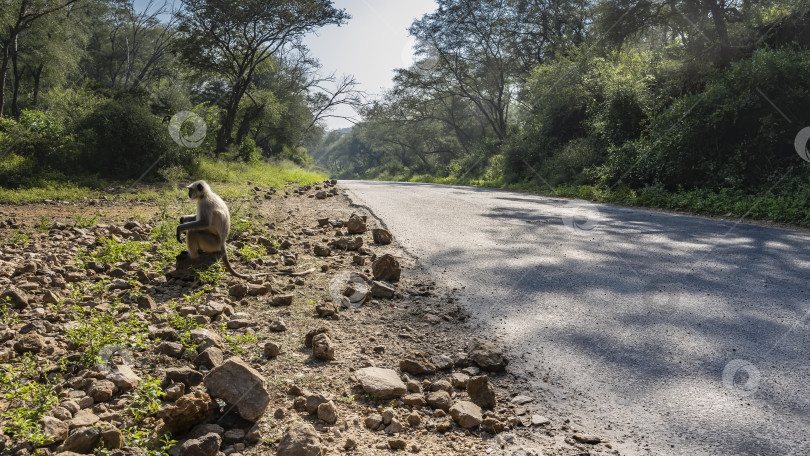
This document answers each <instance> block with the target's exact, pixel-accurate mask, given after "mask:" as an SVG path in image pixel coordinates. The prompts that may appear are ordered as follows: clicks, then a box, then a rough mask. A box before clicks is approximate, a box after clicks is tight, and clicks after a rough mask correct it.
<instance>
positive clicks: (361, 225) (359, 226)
mask: <svg viewBox="0 0 810 456" xmlns="http://www.w3.org/2000/svg"><path fill="white" fill-rule="evenodd" d="M346 230H347V231H348V232H349V234H360V233H365V232H366V222H365V221H364V220H363V219H362V218H361V217H360V216H359V215H357V214H352V215H351V217H349V220H348V221H347V222H346Z"/></svg>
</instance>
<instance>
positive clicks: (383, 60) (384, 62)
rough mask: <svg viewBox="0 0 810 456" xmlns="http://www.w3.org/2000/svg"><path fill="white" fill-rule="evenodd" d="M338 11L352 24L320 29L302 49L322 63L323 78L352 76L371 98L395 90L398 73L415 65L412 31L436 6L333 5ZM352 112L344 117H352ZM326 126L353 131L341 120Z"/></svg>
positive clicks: (406, 2) (390, 0)
mask: <svg viewBox="0 0 810 456" xmlns="http://www.w3.org/2000/svg"><path fill="white" fill-rule="evenodd" d="M334 5H335V7H337V8H343V9H345V10H346V12H348V13H349V14H350V15H351V16H352V18H351V19H350V20H349V23H348V24H346V25H343V26H341V27H336V26H329V27H325V28H323V29H320V32H319V33H318V35H317V36H315V35H313V36H308V37H306V39H305V40H304V43H305V44H306V45H307V46H308V47H309V48H310V49H311V50H312V55H313V56H314V57H316V58H317V59H318V60H320V61H321V64H322V65H323V71H324V72H332V71H334V72H337V74H338V75H341V74H353V75H355V77H356V78H357V80H358V82H359V83H360V84H361V89H362V90H364V91H366V92H368V93H369V94H370V95H375V94H379V93H381V92H382V91H383V90H385V89H389V88H391V86H392V83H391V78H393V77H394V69H395V68H403V67H407V66H409V65H410V64H411V62H412V61H413V49H412V46H413V41H412V39H411V38H410V37H409V36H408V27H410V25H411V23H413V21H414V19H417V18H421V17H422V15H424V14H426V13H429V12H432V11H434V10H435V9H436V2H435V1H434V0H335V2H334ZM348 111H349V112H346V111H343V112H341V114H348V115H351V114H352V112H351V110H348ZM327 123H328V126H329V128H330V129H336V128H342V127H346V126H349V125H351V123H349V122H348V121H345V120H342V119H329V120H328V122H327Z"/></svg>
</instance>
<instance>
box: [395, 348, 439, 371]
mask: <svg viewBox="0 0 810 456" xmlns="http://www.w3.org/2000/svg"><path fill="white" fill-rule="evenodd" d="M399 370H401V371H402V372H407V373H409V374H413V375H431V374H435V373H436V366H434V365H433V363H431V362H430V360H428V358H427V356H425V354H424V353H422V352H417V351H412V352H409V353H407V354H406V355H405V358H403V359H401V360H400V361H399Z"/></svg>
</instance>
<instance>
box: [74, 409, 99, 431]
mask: <svg viewBox="0 0 810 456" xmlns="http://www.w3.org/2000/svg"><path fill="white" fill-rule="evenodd" d="M98 420H99V418H98V416H97V415H96V414H95V413H93V412H92V411H90V410H79V411H78V412H76V413H74V414H73V419H71V420H70V423H69V424H68V425H69V426H70V428H71V429H76V428H82V427H87V426H92V425H94V424H96V423H98Z"/></svg>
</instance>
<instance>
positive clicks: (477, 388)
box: [467, 375, 495, 409]
mask: <svg viewBox="0 0 810 456" xmlns="http://www.w3.org/2000/svg"><path fill="white" fill-rule="evenodd" d="M467 394H468V395H469V396H470V400H471V401H472V402H473V403H474V404H475V405H477V406H479V407H481V408H485V409H491V408H494V407H495V388H494V387H493V386H492V384H491V383H490V382H489V379H488V378H487V376H486V375H480V376H478V377H473V378H471V379H469V380H467Z"/></svg>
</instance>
